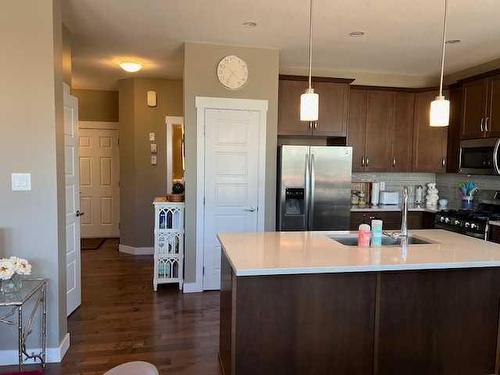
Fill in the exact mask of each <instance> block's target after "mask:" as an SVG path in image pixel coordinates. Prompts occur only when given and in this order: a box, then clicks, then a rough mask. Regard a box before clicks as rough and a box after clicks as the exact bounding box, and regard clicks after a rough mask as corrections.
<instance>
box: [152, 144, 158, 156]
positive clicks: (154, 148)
mask: <svg viewBox="0 0 500 375" xmlns="http://www.w3.org/2000/svg"><path fill="white" fill-rule="evenodd" d="M157 152H158V147H157V146H156V143H151V153H153V154H156V153H157Z"/></svg>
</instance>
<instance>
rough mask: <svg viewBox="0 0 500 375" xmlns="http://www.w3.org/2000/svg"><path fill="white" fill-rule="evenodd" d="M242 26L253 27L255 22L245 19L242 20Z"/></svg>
mask: <svg viewBox="0 0 500 375" xmlns="http://www.w3.org/2000/svg"><path fill="white" fill-rule="evenodd" d="M243 26H245V27H248V28H249V29H253V28H254V27H256V26H257V22H254V21H245V22H243Z"/></svg>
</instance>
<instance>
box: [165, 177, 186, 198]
mask: <svg viewBox="0 0 500 375" xmlns="http://www.w3.org/2000/svg"><path fill="white" fill-rule="evenodd" d="M167 198H168V200H169V201H170V202H183V201H184V184H183V183H182V182H179V181H177V182H174V184H173V185H172V194H169V195H168V196H167Z"/></svg>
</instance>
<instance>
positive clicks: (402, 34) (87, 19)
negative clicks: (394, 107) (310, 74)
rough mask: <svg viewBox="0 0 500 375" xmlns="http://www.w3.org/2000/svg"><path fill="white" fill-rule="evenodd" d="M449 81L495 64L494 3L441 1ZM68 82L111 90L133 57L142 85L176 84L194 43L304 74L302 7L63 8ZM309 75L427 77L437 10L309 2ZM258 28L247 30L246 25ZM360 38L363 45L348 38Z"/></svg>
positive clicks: (408, 2) (149, 3) (424, 2)
mask: <svg viewBox="0 0 500 375" xmlns="http://www.w3.org/2000/svg"><path fill="white" fill-rule="evenodd" d="M448 3H449V26H448V39H461V40H462V43H459V44H455V45H449V46H448V47H449V48H448V57H447V65H446V71H447V72H455V71H459V70H462V69H465V68H468V67H471V66H474V65H478V64H481V63H484V62H487V61H490V60H493V59H496V58H499V57H500V23H499V20H500V1H499V0H449V1H448ZM63 4H64V6H63V19H64V23H65V24H66V25H67V27H68V28H69V29H70V30H71V32H72V38H73V39H72V41H73V80H74V81H73V82H74V86H75V87H78V88H104V89H106V88H107V89H109V88H114V87H116V81H117V79H119V78H123V77H126V76H129V75H127V74H126V73H124V72H122V71H121V70H120V69H119V68H118V65H117V63H118V62H119V61H121V60H124V59H127V58H129V59H130V58H132V59H134V60H139V61H142V62H143V63H144V64H145V68H144V70H143V71H142V72H139V73H135V74H136V76H140V77H165V78H169V77H181V76H182V44H183V42H185V41H200V42H211V43H222V44H235V45H243V46H254V47H255V46H256V47H271V48H278V49H279V50H280V65H281V71H282V72H296V71H303V69H304V67H305V66H306V65H307V40H308V39H307V32H308V4H309V2H308V1H307V0H274V1H273V0H141V1H137V0H65V1H64V2H63ZM314 7H315V9H314V45H315V49H314V62H313V64H314V69H315V70H316V72H321V73H322V74H325V73H328V72H331V73H332V75H334V74H335V72H339V71H343V72H346V71H347V72H366V73H370V74H372V73H377V74H384V75H390V76H410V77H418V78H426V79H429V78H435V77H436V76H437V74H438V72H439V68H440V66H439V59H440V39H441V28H442V26H441V23H442V12H443V1H439V0H351V1H343V0H315V1H314ZM248 20H251V21H255V22H257V23H258V26H257V27H256V28H254V29H248V28H246V27H244V26H242V23H243V22H245V21H248ZM354 30H362V31H365V32H366V36H364V37H362V38H351V37H349V36H347V34H348V33H349V32H351V31H354Z"/></svg>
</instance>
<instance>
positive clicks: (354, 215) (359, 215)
mask: <svg viewBox="0 0 500 375" xmlns="http://www.w3.org/2000/svg"><path fill="white" fill-rule="evenodd" d="M434 217H435V214H433V213H431V212H427V211H410V212H408V229H433V228H434ZM373 219H380V220H382V221H383V222H384V224H383V225H384V230H386V229H387V230H398V229H401V212H399V211H354V212H351V225H350V229H351V230H358V228H359V225H360V224H370V223H371V221H372V220H373Z"/></svg>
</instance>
